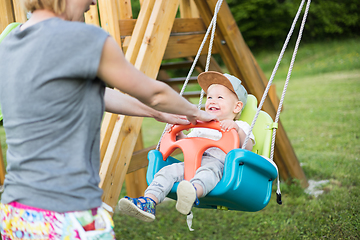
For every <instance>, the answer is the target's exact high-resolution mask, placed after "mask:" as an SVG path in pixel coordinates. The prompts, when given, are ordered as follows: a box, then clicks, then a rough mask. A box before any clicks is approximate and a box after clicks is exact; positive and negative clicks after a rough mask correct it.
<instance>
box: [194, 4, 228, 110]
mask: <svg viewBox="0 0 360 240" xmlns="http://www.w3.org/2000/svg"><path fill="white" fill-rule="evenodd" d="M222 2H223V0H219V1H218V2H217V3H216V6H215V10H214V17H213V19H212V21H213V22H214V23H213V25H212V32H211V38H210V43H209V50H208V54H207V58H206V66H205V72H207V71H209V66H210V59H211V53H212V47H213V44H214V38H215V30H216V21H217V15H218V13H219V10H220V7H221V4H222ZM209 28H210V26H209ZM204 94H205V92H204V90H203V89H201V94H200V98H199V104H198V109H201V104H202V101H203V98H204Z"/></svg>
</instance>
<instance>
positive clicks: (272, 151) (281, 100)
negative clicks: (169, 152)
mask: <svg viewBox="0 0 360 240" xmlns="http://www.w3.org/2000/svg"><path fill="white" fill-rule="evenodd" d="M304 3H305V0H302V1H301V4H300V6H299V9H298V11H297V13H296V16H295V18H294V20H293V23H292V25H291V28H290V31H289V33H288V35H287V38H286V40H285V43H284V45H283V48H282V50H281V52H280V55H279V58H278V60H277V62H276V64H275V67H274V70H273V72H272V74H271V77H270V80H269V82H268V84H267V86H266V89H265V91H264V94H263V96H262V98H261V101H260V104H259V107H258V109H257V111H256V114H255V116H254V119H253V121H252V123H251V126H250V129H249V132H248V133H247V135H246V138H245V141H244V144H243V146H242V148H243V149H244V148H245V146H246V144H247V142H248V140H249V138H250V133H251V131H252V129H253V128H254V125H255V122H256V120H257V117H258V115H259V113H260V110H261V108H262V106H263V104H264V102H265V98H266V96H267V94H268V92H269V89H270V86H271V84H272V81H273V79H274V76H275V73H276V71H277V70H278V68H279V65H280V62H281V59H282V58H283V55H284V52H285V49H286V47H287V45H288V43H289V40H290V37H291V35H292V33H293V31H294V28H295V25H296V22H297V21H298V18H299V15H300V13H301V11H302V8H303V6H304ZM310 3H311V0H308V2H307V5H306V9H305V13H304V16H303V19H302V23H301V26H300V30H299V35H298V38H297V41H296V44H295V48H294V52H293V55H292V59H291V62H290V66H289V70H288V74H287V77H286V81H285V84H284V88H283V92H282V95H281V99H280V103H279V106H278V110H277V113H276V117H275V121H274V122H275V124H274V125H273V126H272V128H273V135H272V141H271V152H270V160H271V161H273V158H274V151H275V137H276V129H277V128H276V127H274V126H277V123H278V121H279V117H280V112H281V108H282V105H283V102H284V98H285V93H286V90H287V86H288V83H289V80H290V76H291V72H292V69H293V66H294V62H295V57H296V54H297V51H298V48H299V44H300V40H301V37H302V33H303V30H304V27H305V22H306V18H307V15H308V12H309V8H310ZM276 194H277V202H278V203H279V204H281V191H280V176H279V174H278V176H277V190H276Z"/></svg>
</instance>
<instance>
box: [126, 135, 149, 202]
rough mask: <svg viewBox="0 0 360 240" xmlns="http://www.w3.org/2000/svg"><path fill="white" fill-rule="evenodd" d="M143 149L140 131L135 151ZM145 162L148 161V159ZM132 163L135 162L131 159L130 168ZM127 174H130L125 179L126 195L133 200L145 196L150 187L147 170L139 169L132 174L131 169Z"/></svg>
mask: <svg viewBox="0 0 360 240" xmlns="http://www.w3.org/2000/svg"><path fill="white" fill-rule="evenodd" d="M143 148H144V143H143V140H142V134H141V131H140V133H139V136H138V138H137V141H136V145H135V148H134V151H139V150H141V149H143ZM145 160H147V158H146V157H145ZM132 161H133V160H132V159H131V161H130V166H131V165H132ZM130 166H129V167H130ZM127 172H128V173H127V174H126V177H125V183H126V195H127V196H129V197H132V198H135V197H140V196H144V192H145V190H146V188H147V186H148V185H147V182H146V168H139V169H136V171H133V172H131V173H129V169H128V171H127Z"/></svg>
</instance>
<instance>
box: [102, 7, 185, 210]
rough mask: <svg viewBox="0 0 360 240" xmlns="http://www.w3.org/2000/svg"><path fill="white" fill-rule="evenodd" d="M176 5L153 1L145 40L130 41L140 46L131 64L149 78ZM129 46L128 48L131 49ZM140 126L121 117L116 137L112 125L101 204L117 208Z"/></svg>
mask: <svg viewBox="0 0 360 240" xmlns="http://www.w3.org/2000/svg"><path fill="white" fill-rule="evenodd" d="M146 2H147V1H145V2H144V3H143V4H144V5H145V3H146ZM178 4H179V2H178V1H166V0H157V1H155V3H154V5H153V11H152V13H151V16H150V18H149V22H148V24H147V27H146V31H145V34H144V37H143V38H142V39H140V38H132V39H131V42H133V41H136V42H138V41H140V42H141V46H140V49H139V52H138V54H137V55H138V56H137V58H136V61H135V64H134V65H135V67H136V68H138V69H139V70H140V71H142V72H144V73H145V74H146V75H148V76H149V77H151V78H155V77H156V75H157V73H158V70H159V67H160V64H161V61H162V57H163V54H164V52H165V47H166V44H164V43H166V42H167V41H168V39H169V36H170V30H171V26H172V24H173V21H174V19H175V15H176V11H177V7H178ZM142 9H143V8H142ZM141 11H142V10H141ZM141 11H140V12H141ZM164 23H166V24H164ZM139 24H142V22H141V21H140V22H139ZM135 29H136V26H135ZM140 35H141V34H140ZM131 42H130V45H131V46H132V44H131ZM130 45H129V48H128V50H127V52H126V56H128V54H130V53H131V52H132V54H131V55H133V54H136V53H134V51H133V50H132V49H134V48H133V47H132V48H130ZM134 45H136V44H134ZM129 56H130V55H129ZM127 59H129V58H127ZM141 122H142V118H134V117H124V122H123V123H122V124H121V126H120V128H121V129H120V131H119V134H118V131H115V128H117V124H115V128H114V132H113V134H112V136H111V139H110V143H109V146H114V147H112V149H109V148H108V150H110V151H107V152H106V154H105V158H104V162H103V164H102V166H101V170H100V177H101V183H100V186H101V187H102V189H103V190H104V193H106V194H104V196H103V201H104V202H106V203H107V204H109V205H110V206H111V207H115V206H116V204H117V201H118V197H119V195H120V191H121V186H122V183H123V181H124V178H125V173H126V172H127V169H128V166H129V162H130V158H131V156H132V153H133V150H134V146H135V143H136V139H137V137H138V134H139V131H140V128H141ZM115 173H116V174H115Z"/></svg>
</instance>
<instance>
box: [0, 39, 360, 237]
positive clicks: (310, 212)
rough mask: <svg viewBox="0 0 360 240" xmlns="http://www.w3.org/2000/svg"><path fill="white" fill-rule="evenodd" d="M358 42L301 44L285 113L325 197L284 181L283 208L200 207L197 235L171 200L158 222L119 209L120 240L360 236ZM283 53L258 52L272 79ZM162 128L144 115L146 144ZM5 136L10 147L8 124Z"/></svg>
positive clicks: (279, 80) (282, 72) (279, 79)
mask: <svg viewBox="0 0 360 240" xmlns="http://www.w3.org/2000/svg"><path fill="white" fill-rule="evenodd" d="M359 42H360V39H358V38H357V39H350V40H343V41H330V42H322V43H313V44H301V45H300V48H299V53H298V56H297V58H296V61H295V66H294V69H293V74H292V77H291V79H290V83H289V87H288V91H287V93H286V97H285V102H284V110H283V112H282V113H281V121H282V124H283V125H284V128H285V130H286V132H287V135H288V137H289V139H290V141H291V143H292V146H293V148H294V150H295V152H296V155H297V157H298V159H299V161H300V164H301V166H302V168H303V170H304V172H305V175H306V176H307V178H308V179H309V180H314V181H321V180H327V183H325V184H324V185H321V186H319V188H318V190H321V191H322V194H320V195H318V196H317V197H316V196H315V195H312V194H308V193H306V191H305V190H304V189H302V188H301V187H300V185H299V183H298V181H297V180H293V181H292V184H290V185H286V184H281V191H282V200H283V204H282V205H278V204H277V203H276V199H275V192H273V194H272V199H271V200H270V203H269V204H268V206H267V207H265V208H264V209H263V210H261V211H259V212H255V213H250V212H238V211H220V210H204V209H194V210H193V213H194V216H195V218H194V220H193V228H194V229H195V231H194V232H190V231H189V230H188V228H187V225H186V217H184V216H183V215H181V214H179V213H178V212H177V211H176V209H175V202H174V201H166V202H164V203H162V204H160V205H159V206H158V207H157V214H156V220H155V221H154V222H152V223H144V222H139V221H137V220H135V219H132V218H129V217H127V216H124V215H121V214H120V213H118V212H116V213H115V215H114V221H115V231H116V235H117V239H360V203H359V201H358V199H359V197H360V124H359V119H360V111H359V108H360V102H359V99H360V44H359ZM279 51H280V50H279ZM279 51H266V52H261V53H256V54H255V58H256V59H257V61H258V63H259V65H260V66H261V68H262V69H263V70H264V72H265V74H266V76H268V77H269V76H270V74H271V71H272V68H273V67H274V65H275V62H276V59H277V56H278V54H279ZM291 53H292V51H289V52H288V53H286V54H285V56H284V64H282V65H281V66H280V68H279V70H278V73H277V75H276V77H275V79H274V83H275V84H276V89H277V92H278V95H279V96H280V94H281V91H282V89H281V88H282V86H283V83H284V80H285V78H286V74H287V68H288V63H289V62H290V59H291ZM162 128H163V124H158V123H157V122H155V121H154V120H151V119H145V120H144V123H143V134H144V141H145V145H146V146H150V145H153V144H156V143H157V141H158V140H159V137H160V135H161V132H162ZM0 137H1V143H2V147H3V152H5V148H6V146H5V134H4V131H3V129H2V127H0ZM274 190H275V187H274ZM125 194H126V189H125V188H124V189H123V191H122V196H123V195H125Z"/></svg>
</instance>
